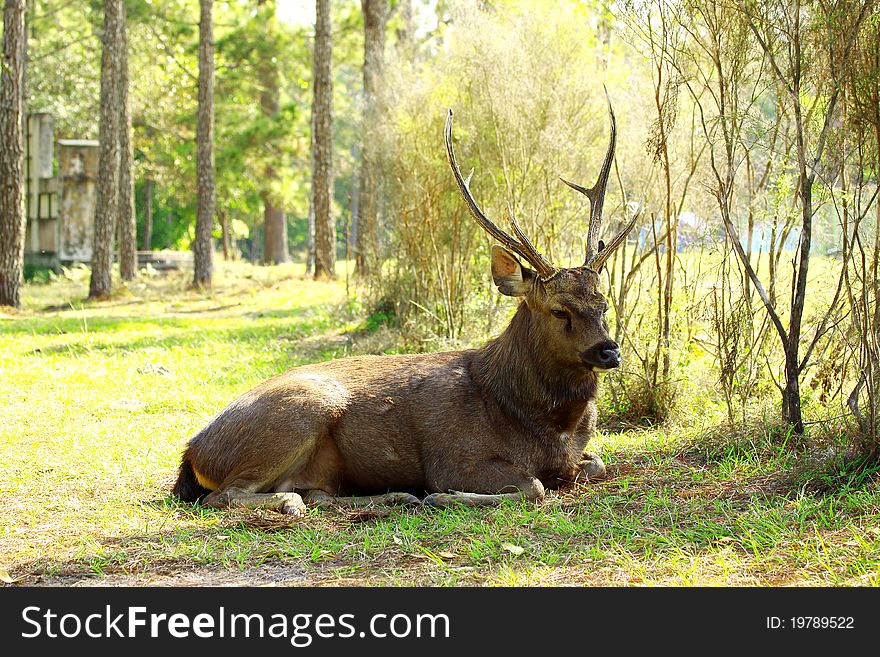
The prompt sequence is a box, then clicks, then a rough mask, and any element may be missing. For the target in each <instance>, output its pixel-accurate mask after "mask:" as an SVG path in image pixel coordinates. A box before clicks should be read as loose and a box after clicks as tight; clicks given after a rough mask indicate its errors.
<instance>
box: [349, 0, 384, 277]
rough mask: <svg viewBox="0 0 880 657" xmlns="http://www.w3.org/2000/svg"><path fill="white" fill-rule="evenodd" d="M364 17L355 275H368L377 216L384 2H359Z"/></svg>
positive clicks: (374, 243) (376, 0) (372, 256)
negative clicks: (378, 126)
mask: <svg viewBox="0 0 880 657" xmlns="http://www.w3.org/2000/svg"><path fill="white" fill-rule="evenodd" d="M361 8H362V9H363V13H364V114H363V125H362V128H361V174H360V181H359V182H360V194H359V196H360V208H359V213H358V220H357V221H358V223H357V236H356V243H355V256H354V257H355V272H356V273H358V274H360V275H361V276H366V275H368V274H369V273H370V269H371V266H372V260H373V258H374V257H375V255H376V229H377V224H378V215H379V199H378V196H379V163H378V149H377V148H376V136H375V127H376V126H377V125H378V123H379V115H380V112H381V108H380V106H379V99H378V92H379V89H380V84H381V79H382V71H383V69H384V65H385V24H386V22H387V20H388V0H361Z"/></svg>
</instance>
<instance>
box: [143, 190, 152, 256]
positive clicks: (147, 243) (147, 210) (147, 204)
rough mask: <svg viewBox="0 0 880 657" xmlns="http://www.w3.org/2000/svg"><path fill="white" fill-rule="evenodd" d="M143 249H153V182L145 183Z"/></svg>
mask: <svg viewBox="0 0 880 657" xmlns="http://www.w3.org/2000/svg"><path fill="white" fill-rule="evenodd" d="M141 248H142V249H143V250H144V251H149V250H151V249H152V248H153V181H152V180H146V181H144V234H143V235H141Z"/></svg>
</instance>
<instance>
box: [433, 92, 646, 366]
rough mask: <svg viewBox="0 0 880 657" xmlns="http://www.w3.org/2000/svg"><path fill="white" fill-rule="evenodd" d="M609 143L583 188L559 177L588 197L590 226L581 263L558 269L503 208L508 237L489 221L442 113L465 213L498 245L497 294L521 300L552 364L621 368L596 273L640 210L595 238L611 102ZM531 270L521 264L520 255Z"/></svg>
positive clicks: (610, 155) (610, 154) (608, 159)
mask: <svg viewBox="0 0 880 657" xmlns="http://www.w3.org/2000/svg"><path fill="white" fill-rule="evenodd" d="M608 110H609V112H610V115H611V140H610V143H609V145H608V150H607V152H606V154H605V160H604V162H603V164H602V169H601V170H600V172H599V178H598V180H597V181H596V184H595V185H593V186H592V187H589V188H587V187H582V186H580V185H577V184H575V183H572V182H569V181H567V180H563V182H565V183H566V184H567V185H568V186H569V187H571V188H572V189H575V190H577V191H579V192H581V193H582V194H585V195H586V196H587V198H589V199H590V221H589V226H588V230H587V241H586V254H585V257H584V263H583V265H581V266H580V267H573V268H562V267H555V266H554V265H553V264H552V263H550V261H549V260H547V258H545V257H544V256H543V255H542V254H541V253H540V252H539V251H538V250H537V249H536V248H535V246H534V244H532V242H531V241H530V240H529V238H528V237H526V235H525V234H524V233H523V231H522V229H521V228H520V226H519V224H518V223H517V221H516V219H515V218H514V216H513V213H512V211H511V209H510V206H509V205H508V207H507V219H508V222H509V223H510V226H511V229H512V231H513V235H511V234H509V233H507V232H505V231H504V230H502V229H501V228H499V227H498V226H497V225H496V224H495V223H494V222H492V221H491V220H490V219H489V218H488V217H486V215H485V214H484V213H483V211H482V210H481V209H480V207H479V205H478V204H477V202H476V201H475V200H474V197H473V195H472V194H471V191H470V181H471V177H472V175H473V171H472V172H471V174H470V175H468V177H467V178H464V177H463V176H462V175H461V169H460V168H459V166H458V163H457V161H456V159H455V149H454V148H453V145H452V110H451V109H450V110H449V114H448V116H447V118H446V129H445V136H446V152H447V155H448V156H449V163H450V165H451V166H452V172H453V174H454V176H455V180H456V182H457V183H458V187H459V189H460V190H461V194H462V196H463V197H464V200H465V203H466V204H467V207H468V210H469V211H470V213H471V215H472V216H473V217H474V219H476V221H477V223H478V224H479V225H480V226H481V227H482V228H483V229H484V230H485V231H486V232H487V233H489V235H491V236H492V237H493V238H495V240H497V241H498V242H500V246H499V245H493V247H492V278H493V280H494V282H495V285H496V286H497V287H498V290H499V291H500V292H501V293H502V294H506V295H508V296H514V297H523V300H524V302H525V305H526V306H527V307H528V310H529V312H530V314H531V317H532V321H531V322H530V332H531V336H530V337H531V339H533V340H534V341H535V343H536V344H539V345H542V351H544V353H546V354H547V355H548V358H552V360H553V363H554V366H556V367H565V368H571V369H572V370H580V371H583V370H584V368H586V369H587V370H591V371H594V372H596V371H605V370H609V369H613V368H615V367H618V366H619V365H620V348H619V346H618V345H617V343H616V342H614V341H613V340H612V339H611V336H610V335H609V332H608V330H609V329H608V323H607V322H606V321H605V311H606V310H607V309H608V304H607V302H606V300H605V297H604V296H603V294H602V293H601V291H600V279H599V272H600V271H601V269H602V266H603V265H604V264H605V262H606V261H607V260H608V258H609V257H610V256H611V254H612V253H614V250H615V249H617V248H618V247H619V246H620V245H621V244H622V243H623V242H624V240H625V239H626V236H627V234H628V233H629V232H630V230H632V227H633V226H634V225H635V222H636V219H637V218H638V213H636V215H635V216H633V217H632V219H631V220H630V221H629V222H628V223H627V225H626V226H625V227H624V228H623V230H622V231H621V232H620V233H619V234H618V235H617V236H616V237H615V238H614V239H612V240H611V241H610V242H609V243H608V245H607V246H606V245H605V244H604V243H603V242H602V241H601V240H599V229H600V227H601V223H602V206H603V205H604V201H605V189H606V186H607V183H608V175H609V173H610V172H611V165H612V162H613V161H614V149H615V145H616V141H617V126H616V121H615V118H614V111H613V110H612V108H611V103H610V101H609V103H608ZM517 256H519V258H522V260H524V261H525V262H526V263H528V264H529V265H531V267H532V268H533V269H530V268H529V267H526V266H524V265H523V264H521V262H520V260H519V258H517Z"/></svg>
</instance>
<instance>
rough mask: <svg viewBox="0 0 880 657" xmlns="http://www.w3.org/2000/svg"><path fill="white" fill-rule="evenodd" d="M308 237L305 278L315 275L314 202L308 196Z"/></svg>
mask: <svg viewBox="0 0 880 657" xmlns="http://www.w3.org/2000/svg"><path fill="white" fill-rule="evenodd" d="M306 223H307V227H308V231H309V234H308V237H307V238H306V276H311V275H312V274H314V273H315V200H314V198H313V197H312V195H311V194H309V214H308V217H307V219H306Z"/></svg>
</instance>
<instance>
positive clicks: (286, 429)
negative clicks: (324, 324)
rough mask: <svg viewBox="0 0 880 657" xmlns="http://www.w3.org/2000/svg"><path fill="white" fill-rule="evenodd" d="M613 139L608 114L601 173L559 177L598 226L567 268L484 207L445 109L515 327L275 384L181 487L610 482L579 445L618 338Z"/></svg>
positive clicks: (368, 498) (277, 501) (194, 460)
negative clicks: (605, 210)
mask: <svg viewBox="0 0 880 657" xmlns="http://www.w3.org/2000/svg"><path fill="white" fill-rule="evenodd" d="M609 111H611V107H610V105H609ZM616 136H617V131H616V124H615V119H614V112H613V111H611V140H610V144H609V146H608V150H607V152H606V155H605V160H604V163H603V165H602V169H601V172H600V174H599V179H598V181H597V182H596V184H595V185H594V186H593V187H591V188H585V187H581V186H579V185H576V184H574V183H570V182H567V181H563V182H566V184H568V185H569V186H571V187H572V188H574V189H575V190H577V191H579V192H582V193H583V194H585V195H586V196H587V197H588V198H589V199H590V224H589V229H588V233H587V244H586V258H585V260H584V264H583V265H582V266H581V267H576V268H571V269H567V268H558V267H554V266H553V265H552V264H551V263H550V262H549V261H548V260H547V259H546V258H545V257H544V256H543V255H541V253H539V252H538V250H537V249H536V248H535V247H534V245H533V244H532V242H531V241H530V240H529V239H528V238H527V237H526V236H525V234H523V231H522V230H521V229H520V227H519V225H518V224H517V223H516V221H515V220H514V218H513V217H512V215H510V213H509V208H508V215H509V216H508V218H509V220H510V223H511V226H512V229H513V236H512V235H510V234H508V233H506V232H504V231H503V230H501V229H500V228H498V226H496V225H495V224H494V223H493V222H492V221H490V220H489V219H488V218H487V217H486V215H485V214H483V211H482V210H481V209H480V208H479V206H478V205H477V203H476V201H475V200H474V197H473V196H472V195H471V191H470V176H469V177H468V179H467V180H465V179H464V178H463V177H462V175H461V170H460V169H459V166H458V164H457V162H456V159H455V151H454V149H453V146H452V110H450V111H449V115H448V117H447V119H446V128H445V137H446V149H447V153H448V156H449V163H450V165H451V167H452V172H453V174H454V176H455V180H456V182H457V183H458V187H459V189H460V190H461V193H462V195H463V196H464V200H465V202H466V203H467V207H468V209H469V210H470V213H471V214H472V215H473V217H474V219H476V221H477V223H479V224H480V226H482V227H483V229H485V230H486V232H488V233H489V235H491V236H492V237H493V238H495V239H496V240H497V241H498V242H500V243H501V246H498V245H495V246H493V247H492V278H493V280H494V281H495V285H496V286H497V287H498V290H499V291H500V292H501V294H505V295H508V296H513V297H522V302H521V303H520V305H519V308H518V309H517V311H516V314H515V315H514V317H513V319H512V320H511V322H510V325H509V326H508V327H507V329H506V330H505V331H504V332H503V333H502V334H501V335H500V336H499V337H497V338H495V339H494V340H492V341H491V342H489V343H488V344H486V345H485V346H483V347H481V348H480V349H469V350H465V351H452V352H446V353H433V354H419V355H385V356H359V357H353V358H345V359H340V360H334V361H330V362H327V363H321V364H318V365H309V366H305V367H298V368H296V369H293V370H290V371H288V372H286V373H284V374H280V375H278V376H276V377H274V378H272V379H269V380H268V381H266V382H264V383H262V384H261V385H259V386H257V387H256V388H254V389H253V390H251V391H250V392H247V393H245V394H244V395H242V396H241V397H239V398H238V399H237V400H235V401H234V402H232V404H230V405H229V406H228V407H227V408H226V409H225V410H224V411H222V412H221V413H220V414H219V415H218V416H216V417H215V418H214V419H213V420H212V421H211V422H210V424H209V425H208V426H207V427H205V428H204V429H203V430H202V431H201V432H199V433H198V435H196V436H195V437H194V438H192V440H191V441H190V442H189V445H188V446H187V448H186V451H185V453H184V454H183V458H182V462H181V465H180V473H179V477H178V480H177V483H176V484H175V486H174V490H173V494H174V495H175V496H177V497H178V498H180V499H182V500H186V501H196V500H199V499H201V500H202V501H203V503H204V504H206V505H209V506H213V507H227V506H243V507H249V508H263V509H272V510H275V511H280V512H283V513H290V514H296V515H300V514H302V513H304V511H305V504H306V503H308V504H315V505H322V506H323V505H327V504H336V505H341V506H360V505H365V504H394V503H398V504H410V503H419V499H418V498H417V497H415V496H414V495H412V494H410V493H412V492H421V493H422V494H424V493H429V494H428V495H427V497H425V498H424V500H422V503H424V504H429V505H436V506H446V505H450V504H458V503H464V504H468V505H474V506H480V505H492V504H497V503H499V502H501V501H502V500H519V499H526V500H540V499H541V498H543V496H544V490H545V488H546V487H549V486H557V485H559V484H561V483H563V482H568V481H574V480H578V479H582V480H594V479H601V478H604V476H605V466H604V464H603V463H602V461H601V459H600V458H599V457H598V456H592V455H590V454H587V453H585V451H584V450H585V448H586V446H587V443H588V442H589V440H590V437H591V436H592V434H593V432H594V430H595V426H596V394H597V379H598V374H599V372H604V371H606V370H610V369H612V368H615V367H618V366H619V365H620V349H619V347H618V345H617V344H616V343H615V342H614V341H613V340H611V338H610V336H609V334H608V324H607V323H606V321H605V317H604V316H605V311H606V309H607V304H606V302H605V298H604V297H603V296H602V294H601V292H600V291H599V274H598V272H599V271H600V269H601V267H602V265H603V264H604V263H605V261H606V260H607V259H608V257H609V256H610V255H611V253H612V252H613V251H614V249H615V248H617V247H618V246H619V245H620V244H621V243H622V242H623V241H624V240H625V239H626V235H627V233H628V232H629V231H630V230H631V229H632V226H633V224H634V223H635V217H633V219H632V220H631V221H630V222H629V224H628V225H627V226H626V227H625V228H624V230H623V231H622V232H621V233H620V234H619V235H618V236H617V237H616V238H614V239H613V240H612V241H611V242H610V244H609V245H608V246H607V247H605V246H604V244H603V243H602V242H601V241H599V239H598V234H599V227H600V223H601V220H602V206H603V202H604V197H605V187H606V184H607V182H608V174H609V171H610V169H611V164H612V160H613V158H614V148H615V143H616ZM517 256H519V257H521V258H522V259H523V260H525V261H526V262H527V263H528V264H529V265H531V267H533V268H534V269H530V268H529V267H525V266H523V265H522V264H521V263H520V261H519V260H518V259H517ZM388 491H408V492H388ZM351 495H357V496H354V497H351Z"/></svg>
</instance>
